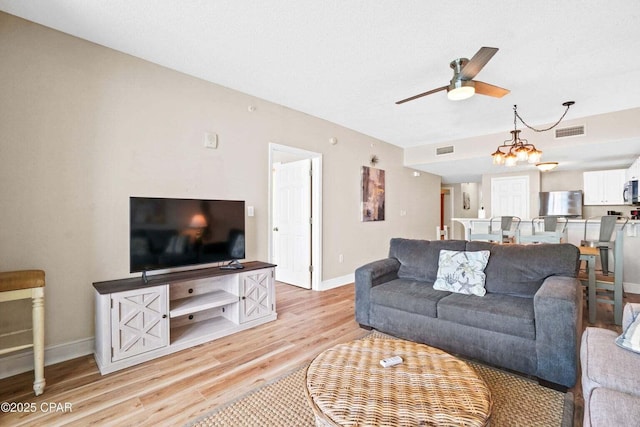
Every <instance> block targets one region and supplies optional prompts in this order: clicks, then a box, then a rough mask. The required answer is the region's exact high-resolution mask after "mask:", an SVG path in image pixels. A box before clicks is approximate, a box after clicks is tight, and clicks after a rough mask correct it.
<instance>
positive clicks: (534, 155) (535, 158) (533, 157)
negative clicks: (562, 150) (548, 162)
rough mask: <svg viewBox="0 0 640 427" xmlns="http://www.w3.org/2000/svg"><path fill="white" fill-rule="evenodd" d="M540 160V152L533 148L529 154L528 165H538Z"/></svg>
mask: <svg viewBox="0 0 640 427" xmlns="http://www.w3.org/2000/svg"><path fill="white" fill-rule="evenodd" d="M541 158H542V151H540V150H536V149H535V148H534V149H533V151H532V152H531V153H529V163H538V162H539V161H540V159H541Z"/></svg>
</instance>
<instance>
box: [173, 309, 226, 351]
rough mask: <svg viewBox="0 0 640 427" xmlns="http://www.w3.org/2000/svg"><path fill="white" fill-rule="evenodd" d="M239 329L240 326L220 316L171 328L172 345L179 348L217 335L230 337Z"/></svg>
mask: <svg viewBox="0 0 640 427" xmlns="http://www.w3.org/2000/svg"><path fill="white" fill-rule="evenodd" d="M237 328H238V324H237V323H234V322H232V321H231V320H229V319H226V318H224V317H221V316H218V317H214V318H211V319H207V320H202V321H199V322H195V323H191V324H187V325H182V326H178V327H173V328H171V332H170V336H171V345H173V346H178V345H181V344H183V343H188V342H191V341H199V340H201V338H202V337H206V336H210V335H212V334H214V333H215V334H216V335H217V336H224V335H228V334H229V333H231V332H233V331H234V330H236V329H237Z"/></svg>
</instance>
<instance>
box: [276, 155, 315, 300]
mask: <svg viewBox="0 0 640 427" xmlns="http://www.w3.org/2000/svg"><path fill="white" fill-rule="evenodd" d="M273 183H274V186H273V189H274V191H273V243H274V245H273V247H274V254H273V259H274V263H275V264H276V265H277V267H276V280H278V281H280V282H284V283H289V284H291V285H296V286H300V287H302V288H306V289H311V271H310V267H311V159H304V160H299V161H295V162H290V163H274V165H273Z"/></svg>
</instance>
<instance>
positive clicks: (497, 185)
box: [491, 176, 531, 219]
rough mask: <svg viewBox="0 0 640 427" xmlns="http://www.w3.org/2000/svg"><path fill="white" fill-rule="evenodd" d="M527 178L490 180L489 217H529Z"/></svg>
mask: <svg viewBox="0 0 640 427" xmlns="http://www.w3.org/2000/svg"><path fill="white" fill-rule="evenodd" d="M529 197H530V195H529V177H528V176H512V177H504V178H492V179H491V216H517V217H519V218H520V219H528V218H530V217H531V215H530V213H529Z"/></svg>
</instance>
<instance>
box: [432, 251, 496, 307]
mask: <svg viewBox="0 0 640 427" xmlns="http://www.w3.org/2000/svg"><path fill="white" fill-rule="evenodd" d="M488 262H489V251H474V252H466V251H447V250H444V249H443V250H441V251H440V258H439V260H438V275H437V278H436V281H435V282H434V284H433V289H438V290H440V291H449V292H456V293H459V294H465V295H477V296H480V297H481V296H484V294H486V293H487V291H486V289H485V288H484V281H485V278H486V275H485V274H484V269H485V267H486V266H487V263H488Z"/></svg>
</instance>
